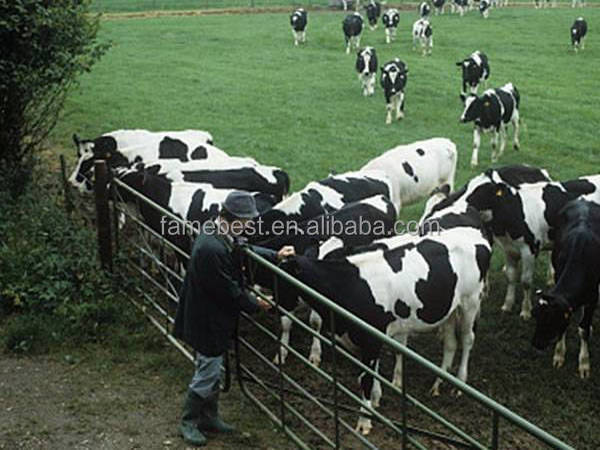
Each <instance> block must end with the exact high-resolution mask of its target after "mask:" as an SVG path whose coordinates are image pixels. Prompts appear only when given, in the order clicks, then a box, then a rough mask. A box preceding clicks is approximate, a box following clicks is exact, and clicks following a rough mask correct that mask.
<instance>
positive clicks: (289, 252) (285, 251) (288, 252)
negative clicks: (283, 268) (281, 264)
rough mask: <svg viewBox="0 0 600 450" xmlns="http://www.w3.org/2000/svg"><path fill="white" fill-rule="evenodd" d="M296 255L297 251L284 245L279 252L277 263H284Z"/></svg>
mask: <svg viewBox="0 0 600 450" xmlns="http://www.w3.org/2000/svg"><path fill="white" fill-rule="evenodd" d="M295 255H296V249H294V247H293V246H291V245H284V246H283V247H281V248H280V249H279V251H278V252H277V261H283V260H284V259H285V258H289V257H290V256H295Z"/></svg>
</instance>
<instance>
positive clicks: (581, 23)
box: [571, 17, 587, 52]
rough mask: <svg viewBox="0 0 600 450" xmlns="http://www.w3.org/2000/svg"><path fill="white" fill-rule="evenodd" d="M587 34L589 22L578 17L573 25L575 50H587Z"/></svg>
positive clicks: (572, 32)
mask: <svg viewBox="0 0 600 450" xmlns="http://www.w3.org/2000/svg"><path fill="white" fill-rule="evenodd" d="M586 34H587V22H586V21H585V19H584V18H583V17H578V18H577V19H575V22H573V25H571V45H572V46H573V50H575V51H576V52H577V50H579V48H581V50H583V49H584V48H585V43H584V39H585V35H586Z"/></svg>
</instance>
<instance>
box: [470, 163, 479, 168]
mask: <svg viewBox="0 0 600 450" xmlns="http://www.w3.org/2000/svg"><path fill="white" fill-rule="evenodd" d="M477 164H478V163H477V161H471V168H472V169H474V168H475V167H477Z"/></svg>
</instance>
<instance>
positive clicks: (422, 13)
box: [419, 2, 431, 19]
mask: <svg viewBox="0 0 600 450" xmlns="http://www.w3.org/2000/svg"><path fill="white" fill-rule="evenodd" d="M429 14H431V7H430V6H429V3H427V2H422V3H421V4H420V5H419V17H421V18H422V19H426V18H428V17H429Z"/></svg>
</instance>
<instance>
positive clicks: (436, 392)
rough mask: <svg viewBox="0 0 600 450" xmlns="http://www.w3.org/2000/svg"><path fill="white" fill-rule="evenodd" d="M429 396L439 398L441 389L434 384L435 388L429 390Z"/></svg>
mask: <svg viewBox="0 0 600 450" xmlns="http://www.w3.org/2000/svg"><path fill="white" fill-rule="evenodd" d="M429 395H431V396H432V397H439V396H440V387H439V386H436V385H435V384H434V385H433V387H432V388H431V389H430V390H429Z"/></svg>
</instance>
